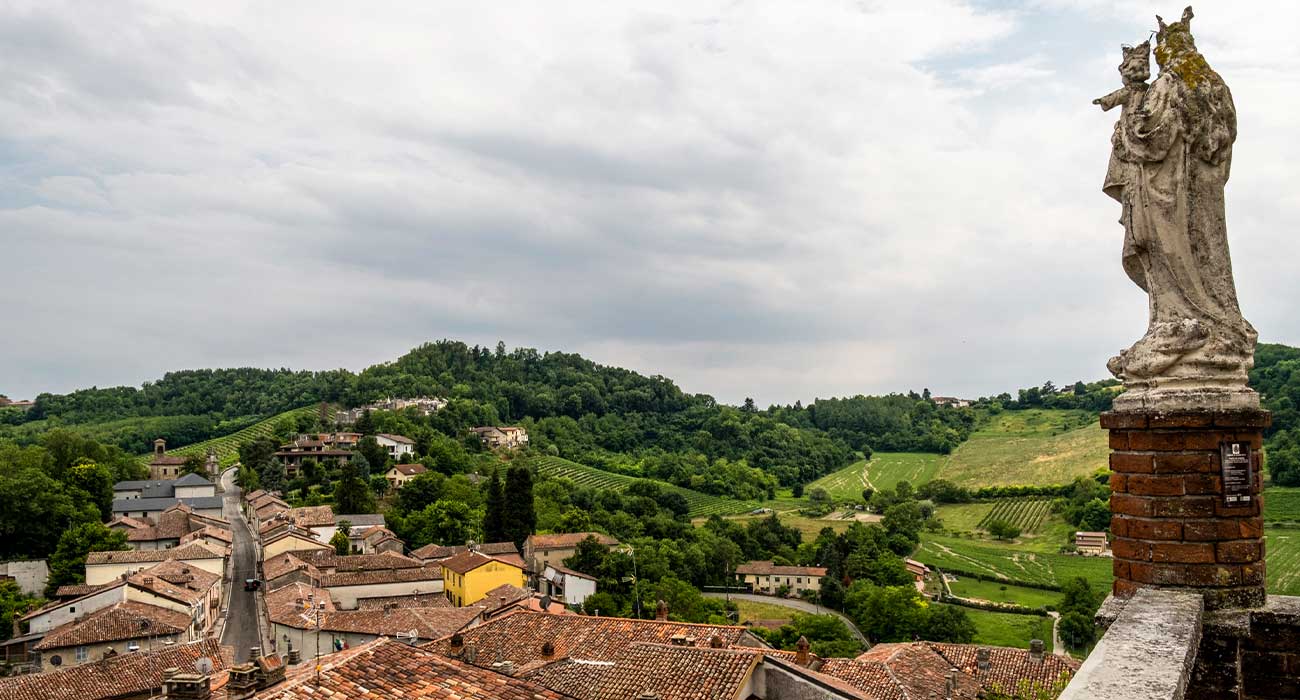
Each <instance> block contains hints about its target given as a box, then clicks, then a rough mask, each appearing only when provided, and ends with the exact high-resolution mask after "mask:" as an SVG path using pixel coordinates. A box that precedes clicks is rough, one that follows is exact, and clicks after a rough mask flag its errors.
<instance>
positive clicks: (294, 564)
mask: <svg viewBox="0 0 1300 700" xmlns="http://www.w3.org/2000/svg"><path fill="white" fill-rule="evenodd" d="M298 570H303V571H306V572H307V574H308V575H309V576H311V577H312V578H314V579H320V570H318V569H317V568H316V567H314V566H312V565H311V564H308V563H307V562H305V561H303V560H302V559H300V558H298V557H296V556H294V555H293V554H289V553H288V552H286V553H284V554H277V555H275V556H273V557H271V558H270V559H267V560H266V561H265V562H263V563H262V573H263V574H264V575H265V576H266V580H267V581H274V580H276V579H278V578H280V577H281V576H285V575H286V574H291V573H293V572H294V571H298Z"/></svg>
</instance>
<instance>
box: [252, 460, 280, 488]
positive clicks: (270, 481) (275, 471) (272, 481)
mask: <svg viewBox="0 0 1300 700" xmlns="http://www.w3.org/2000/svg"><path fill="white" fill-rule="evenodd" d="M257 480H258V482H259V483H260V484H261V485H262V488H263V489H266V490H267V491H279V492H281V493H283V492H284V488H285V476H284V465H283V464H280V461H279V460H277V459H274V458H272V459H270V460H268V461H266V462H262V465H261V467H260V468H258V470H257Z"/></svg>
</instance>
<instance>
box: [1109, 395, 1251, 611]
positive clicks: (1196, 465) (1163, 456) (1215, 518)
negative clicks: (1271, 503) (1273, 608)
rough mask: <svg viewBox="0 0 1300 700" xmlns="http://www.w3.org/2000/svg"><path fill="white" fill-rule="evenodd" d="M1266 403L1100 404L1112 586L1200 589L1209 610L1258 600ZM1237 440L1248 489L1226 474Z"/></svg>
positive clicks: (1122, 592) (1122, 589)
mask: <svg viewBox="0 0 1300 700" xmlns="http://www.w3.org/2000/svg"><path fill="white" fill-rule="evenodd" d="M1270 420H1271V418H1270V415H1269V413H1268V412H1267V411H1257V410H1255V411H1217V412H1209V411H1207V412H1183V413H1164V412H1152V413H1132V412H1124V413H1104V414H1102V416H1101V425H1102V427H1103V428H1106V429H1107V430H1109V431H1110V446H1111V450H1112V452H1111V457H1110V468H1111V471H1112V476H1111V480H1110V486H1111V498H1110V509H1111V535H1112V544H1111V548H1112V551H1113V554H1114V572H1115V584H1114V593H1115V595H1116V596H1119V597H1129V596H1132V595H1133V594H1134V593H1136V592H1137V590H1138V589H1139V588H1142V587H1156V588H1180V589H1188V590H1192V591H1195V592H1197V593H1200V594H1201V595H1202V596H1203V597H1204V599H1205V607H1206V609H1208V610H1216V609H1221V608H1233V607H1256V606H1259V605H1263V604H1264V599H1265V592H1264V532H1263V519H1262V517H1261V510H1260V509H1261V503H1260V493H1259V485H1260V478H1261V468H1262V465H1263V459H1262V457H1263V455H1262V449H1263V429H1264V428H1265V427H1267V426H1268V425H1269V423H1270ZM1234 444H1235V445H1237V446H1238V449H1239V450H1240V451H1241V454H1242V460H1241V461H1242V464H1243V467H1242V472H1238V473H1237V474H1235V475H1231V474H1230V475H1229V478H1230V479H1237V480H1238V481H1239V482H1240V477H1242V476H1243V472H1244V471H1245V469H1246V468H1245V466H1244V465H1245V464H1246V463H1247V461H1246V458H1245V457H1244V455H1245V453H1246V452H1249V459H1248V464H1249V482H1250V485H1249V488H1248V489H1244V490H1243V489H1241V488H1238V489H1233V488H1231V484H1225V481H1224V475H1225V471H1224V467H1223V464H1224V460H1225V458H1224V450H1226V449H1229V448H1230V446H1232V445H1234Z"/></svg>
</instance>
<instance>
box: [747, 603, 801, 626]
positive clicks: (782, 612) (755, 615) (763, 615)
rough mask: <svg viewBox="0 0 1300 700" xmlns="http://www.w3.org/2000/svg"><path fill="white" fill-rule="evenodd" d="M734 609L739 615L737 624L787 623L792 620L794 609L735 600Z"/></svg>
mask: <svg viewBox="0 0 1300 700" xmlns="http://www.w3.org/2000/svg"><path fill="white" fill-rule="evenodd" d="M736 609H737V610H738V611H739V613H740V620H739V622H741V623H745V622H753V621H755V620H782V621H786V622H788V621H789V620H791V619H793V618H794V613H795V610H794V608H788V607H785V606H784V605H773V604H772V603H756V602H753V601H749V600H737V601H736Z"/></svg>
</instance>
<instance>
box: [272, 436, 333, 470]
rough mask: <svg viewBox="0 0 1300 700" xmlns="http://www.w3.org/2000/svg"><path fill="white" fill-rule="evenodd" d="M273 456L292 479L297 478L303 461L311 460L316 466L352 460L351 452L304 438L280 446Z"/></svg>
mask: <svg viewBox="0 0 1300 700" xmlns="http://www.w3.org/2000/svg"><path fill="white" fill-rule="evenodd" d="M275 456H276V457H277V458H278V459H279V460H280V463H281V464H283V465H284V473H285V474H286V475H287V476H288V477H289V478H290V479H292V478H294V477H296V476H298V470H299V469H301V468H302V463H303V461H304V460H308V459H312V460H315V461H316V463H317V464H322V463H325V462H346V461H348V460H349V459H352V450H350V449H340V448H338V447H330V446H329V445H327V444H325V443H324V442H323V441H321V440H316V439H312V438H309V437H305V438H298V439H296V440H294V441H293V442H289V443H285V444H283V445H280V449H278V450H276V451H275Z"/></svg>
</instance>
